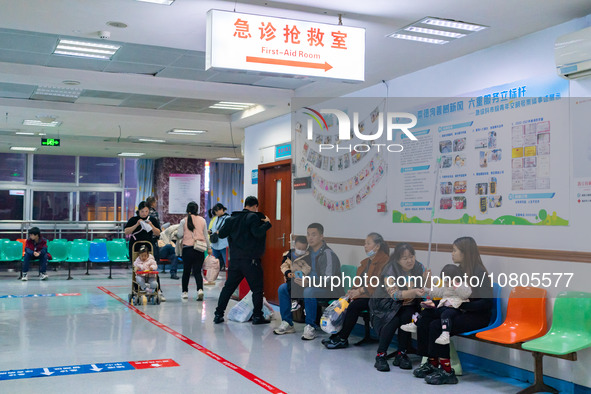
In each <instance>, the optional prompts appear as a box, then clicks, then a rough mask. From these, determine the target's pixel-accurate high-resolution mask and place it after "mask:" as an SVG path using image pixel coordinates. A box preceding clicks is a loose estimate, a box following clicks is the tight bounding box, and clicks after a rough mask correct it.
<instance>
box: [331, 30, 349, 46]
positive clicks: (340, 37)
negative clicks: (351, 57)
mask: <svg viewBox="0 0 591 394" xmlns="http://www.w3.org/2000/svg"><path fill="white" fill-rule="evenodd" d="M330 34H331V35H332V37H333V38H334V40H333V42H332V45H331V46H330V47H331V48H337V49H347V46H346V44H345V38H347V33H342V32H341V31H340V30H339V31H335V32H332V33H330Z"/></svg>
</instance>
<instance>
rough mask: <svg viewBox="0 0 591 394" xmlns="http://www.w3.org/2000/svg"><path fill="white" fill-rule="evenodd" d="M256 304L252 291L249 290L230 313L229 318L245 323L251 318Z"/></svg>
mask: <svg viewBox="0 0 591 394" xmlns="http://www.w3.org/2000/svg"><path fill="white" fill-rule="evenodd" d="M253 310H254V306H253V305H252V291H249V292H248V294H247V295H245V296H244V298H243V299H242V300H240V302H238V303H237V304H236V305H234V307H232V309H230V313H228V320H232V321H237V322H239V323H244V322H247V321H248V320H250V318H251V317H252V312H253Z"/></svg>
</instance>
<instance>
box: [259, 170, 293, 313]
mask: <svg viewBox="0 0 591 394" xmlns="http://www.w3.org/2000/svg"><path fill="white" fill-rule="evenodd" d="M258 185H259V186H258V189H259V190H258V199H259V212H262V213H264V214H265V215H267V216H268V217H269V219H270V220H271V224H272V227H271V229H270V230H269V231H267V240H266V250H265V254H264V255H263V258H262V264H263V277H264V292H265V297H266V298H267V301H269V302H271V303H273V304H279V297H278V296H277V289H278V288H279V286H280V285H281V284H282V283H283V282H284V280H283V278H284V277H283V274H282V273H281V270H280V269H279V267H280V266H281V259H282V256H283V253H284V252H285V251H286V250H288V249H289V248H290V242H289V241H290V238H289V237H290V234H291V160H283V161H278V162H275V163H269V164H262V165H260V166H259V181H258Z"/></svg>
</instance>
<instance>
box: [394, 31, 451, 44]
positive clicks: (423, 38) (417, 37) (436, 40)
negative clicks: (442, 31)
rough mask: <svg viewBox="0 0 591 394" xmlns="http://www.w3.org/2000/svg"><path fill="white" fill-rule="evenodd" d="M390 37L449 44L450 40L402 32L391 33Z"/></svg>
mask: <svg viewBox="0 0 591 394" xmlns="http://www.w3.org/2000/svg"><path fill="white" fill-rule="evenodd" d="M389 37H392V38H400V39H402V40H411V41H420V42H425V43H428V44H447V43H448V42H449V41H446V40H438V39H435V38H427V37H419V36H411V35H408V34H400V33H394V34H391V35H390V36H389Z"/></svg>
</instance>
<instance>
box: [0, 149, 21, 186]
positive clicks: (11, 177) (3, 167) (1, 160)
mask: <svg viewBox="0 0 591 394" xmlns="http://www.w3.org/2000/svg"><path fill="white" fill-rule="evenodd" d="M26 165H27V155H26V154H24V153H2V154H0V182H24V181H25V179H26V173H25V169H26Z"/></svg>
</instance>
